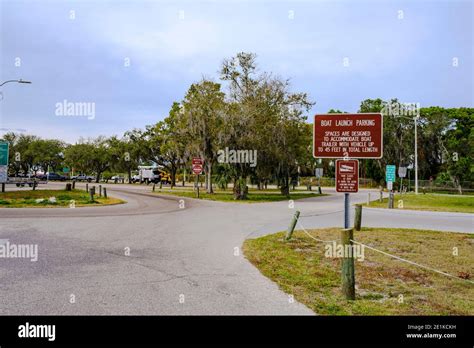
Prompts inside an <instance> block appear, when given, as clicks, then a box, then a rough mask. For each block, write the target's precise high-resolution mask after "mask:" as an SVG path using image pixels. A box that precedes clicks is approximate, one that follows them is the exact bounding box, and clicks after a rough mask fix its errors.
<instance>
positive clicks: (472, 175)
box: [442, 108, 474, 194]
mask: <svg viewBox="0 0 474 348" xmlns="http://www.w3.org/2000/svg"><path fill="white" fill-rule="evenodd" d="M449 114H450V116H451V117H450V119H451V121H452V123H451V124H450V125H449V129H448V130H447V131H446V133H445V135H444V136H443V139H442V143H443V147H444V151H445V154H444V155H445V156H443V157H444V160H445V161H444V162H445V163H446V167H447V170H448V173H449V175H450V177H451V180H452V181H453V183H454V185H455V186H456V187H457V188H458V191H459V193H460V194H462V182H463V181H472V180H473V179H474V161H473V158H474V108H459V109H450V110H449Z"/></svg>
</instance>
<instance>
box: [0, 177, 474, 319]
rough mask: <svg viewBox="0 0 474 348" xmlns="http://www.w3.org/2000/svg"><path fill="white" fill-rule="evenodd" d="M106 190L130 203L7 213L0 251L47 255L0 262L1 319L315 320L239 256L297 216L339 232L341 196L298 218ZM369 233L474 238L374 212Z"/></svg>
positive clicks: (448, 223)
mask: <svg viewBox="0 0 474 348" xmlns="http://www.w3.org/2000/svg"><path fill="white" fill-rule="evenodd" d="M48 185H50V184H48ZM53 186H55V185H53ZM106 186H107V187H108V191H109V194H110V195H113V196H116V197H119V198H123V199H125V200H127V202H128V203H127V204H123V205H117V206H109V207H97V208H93V207H87V208H75V209H69V208H64V209H0V218H1V220H2V225H1V227H0V243H5V242H6V241H7V240H8V241H9V242H10V243H15V244H38V249H39V251H38V253H39V256H38V261H37V262H31V261H30V260H27V259H0V298H1V300H0V301H1V302H0V303H1V306H0V314H126V315H127V314H138V315H140V314H313V313H312V312H311V311H310V310H309V309H308V308H306V307H305V306H303V305H302V304H300V303H298V302H291V301H289V297H288V294H285V293H283V292H282V291H280V290H279V289H278V288H277V286H276V285H275V284H274V283H272V282H271V281H269V280H268V279H266V278H265V277H263V276H262V275H261V274H260V273H259V271H258V270H257V269H256V268H255V267H253V266H252V265H251V264H250V263H249V262H248V261H246V260H245V258H244V257H243V256H242V253H241V251H240V247H241V245H242V243H243V241H244V240H245V239H246V238H249V237H256V236H259V235H263V234H266V233H272V232H275V231H279V230H283V229H285V228H286V227H287V225H288V221H289V219H290V217H291V216H292V215H293V213H294V210H295V209H298V210H300V211H301V212H302V216H303V217H302V219H301V223H302V225H303V226H305V227H306V228H312V227H322V226H339V225H341V224H342V212H341V209H342V197H341V196H340V195H336V194H334V195H331V196H326V197H320V198H309V199H306V200H302V201H295V207H294V209H290V208H289V207H288V202H275V203H267V204H239V203H235V204H233V203H222V202H210V201H197V200H193V199H185V200H184V203H185V205H184V208H180V206H179V200H180V198H178V197H171V198H170V197H166V198H162V197H159V196H156V195H154V196H151V194H150V192H149V191H150V187H144V186H132V185H130V186H129V185H113V184H112V185H106ZM332 193H334V192H332ZM375 196H376V195H375V194H374V195H373V197H374V198H375ZM366 197H367V192H361V193H359V194H355V195H352V201H353V203H355V202H361V201H365V200H366V199H367V198H366ZM427 217H428V219H427ZM364 225H370V226H400V227H415V228H416V227H420V226H423V228H430V229H447V230H453V231H458V232H472V230H473V218H472V217H471V216H469V215H467V214H454V213H448V214H441V213H436V214H434V213H426V212H413V211H410V212H408V211H407V212H398V211H397V212H387V211H383V210H378V209H377V210H375V209H374V210H371V209H366V210H364ZM2 240H3V241H2ZM128 248H129V250H130V256H126V255H125V251H126V250H128ZM71 295H74V297H75V303H70V299H71ZM183 300H184V301H183Z"/></svg>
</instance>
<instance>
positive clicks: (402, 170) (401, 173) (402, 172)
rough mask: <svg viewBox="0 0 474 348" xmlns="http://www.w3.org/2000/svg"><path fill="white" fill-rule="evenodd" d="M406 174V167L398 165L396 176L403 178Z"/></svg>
mask: <svg viewBox="0 0 474 348" xmlns="http://www.w3.org/2000/svg"><path fill="white" fill-rule="evenodd" d="M406 176H407V167H398V177H399V178H404V177H406Z"/></svg>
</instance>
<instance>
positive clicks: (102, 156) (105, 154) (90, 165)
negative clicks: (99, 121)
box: [65, 136, 114, 183]
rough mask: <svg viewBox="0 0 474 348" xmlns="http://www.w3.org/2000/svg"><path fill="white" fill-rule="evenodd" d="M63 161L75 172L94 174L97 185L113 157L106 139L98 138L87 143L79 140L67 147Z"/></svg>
mask: <svg viewBox="0 0 474 348" xmlns="http://www.w3.org/2000/svg"><path fill="white" fill-rule="evenodd" d="M65 159H66V163H68V164H69V165H71V166H72V167H73V168H74V169H76V170H79V171H81V172H83V173H89V172H94V173H95V175H96V182H97V183H98V182H99V180H100V176H101V174H102V173H103V172H104V171H106V170H107V169H109V168H110V166H111V165H112V163H113V161H114V155H113V152H112V151H111V149H110V145H109V144H108V141H107V139H106V138H105V137H104V136H99V137H97V138H95V139H88V140H87V141H84V140H83V139H81V140H80V141H79V143H77V144H75V145H70V146H69V147H67V148H66V150H65Z"/></svg>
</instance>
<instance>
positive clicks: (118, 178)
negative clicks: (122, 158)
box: [110, 175, 125, 183]
mask: <svg viewBox="0 0 474 348" xmlns="http://www.w3.org/2000/svg"><path fill="white" fill-rule="evenodd" d="M110 180H112V181H113V182H115V183H118V182H122V183H123V182H124V181H125V178H124V177H123V176H121V175H114V176H112V177H111V178H110Z"/></svg>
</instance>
